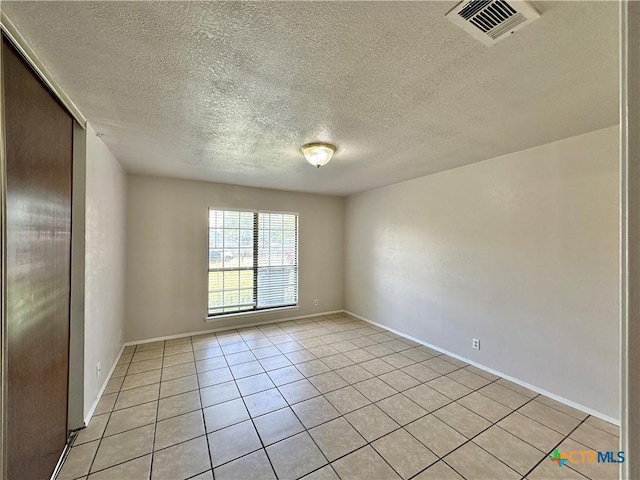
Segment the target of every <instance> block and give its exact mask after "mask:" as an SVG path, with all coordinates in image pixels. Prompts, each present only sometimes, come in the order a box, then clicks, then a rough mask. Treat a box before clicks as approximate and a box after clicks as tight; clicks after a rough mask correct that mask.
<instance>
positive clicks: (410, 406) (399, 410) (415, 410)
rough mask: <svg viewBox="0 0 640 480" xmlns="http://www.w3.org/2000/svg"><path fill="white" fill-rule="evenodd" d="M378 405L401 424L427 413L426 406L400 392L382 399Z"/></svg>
mask: <svg viewBox="0 0 640 480" xmlns="http://www.w3.org/2000/svg"><path fill="white" fill-rule="evenodd" d="M376 405H377V406H378V407H380V408H381V409H382V411H384V412H385V413H386V414H387V415H389V416H390V417H391V418H393V419H394V420H395V421H396V422H398V423H399V424H400V425H406V424H407V423H409V422H413V421H414V420H416V419H418V418H420V417H422V416H424V415H426V414H427V411H426V410H425V409H424V408H422V407H421V406H420V405H418V404H417V403H415V402H413V401H411V400H409V399H408V398H407V397H405V396H404V395H402V394H400V393H399V394H397V395H393V396H391V397H388V398H385V399H383V400H380V401H379V402H377V403H376Z"/></svg>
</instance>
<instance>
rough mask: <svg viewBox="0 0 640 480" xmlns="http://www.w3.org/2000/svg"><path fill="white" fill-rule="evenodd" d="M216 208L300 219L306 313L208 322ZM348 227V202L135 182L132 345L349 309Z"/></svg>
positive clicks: (130, 199) (130, 232)
mask: <svg viewBox="0 0 640 480" xmlns="http://www.w3.org/2000/svg"><path fill="white" fill-rule="evenodd" d="M209 207H217V208H223V209H234V208H240V209H262V210H271V211H289V212H291V211H294V212H298V213H299V234H298V235H299V262H300V265H299V269H300V270H299V294H298V295H299V305H300V308H299V309H297V310H287V311H280V312H277V313H269V314H262V313H261V314H257V313H255V314H249V315H243V316H237V317H234V318H232V319H226V320H222V321H216V322H209V323H206V322H205V321H204V318H205V317H206V314H207V268H208V253H207V252H208V247H207V239H208V230H207V229H208V224H207V222H208V208H209ZM343 222H344V198H342V197H333V196H324V195H311V194H304V193H295V192H284V191H276V190H266V189H259V188H249V187H238V186H231V185H220V184H214V183H205V182H197V181H190V180H176V179H168V178H160V177H150V176H141V175H129V179H128V192H127V284H126V286H127V299H126V330H125V338H126V340H127V341H131V340H142V339H148V338H154V337H159V336H167V335H175V334H181V333H188V332H196V331H202V330H207V329H213V328H219V327H223V326H229V325H242V324H248V323H255V322H260V321H267V320H270V319H273V320H275V319H278V318H284V317H293V316H301V315H312V314H314V313H321V312H326V311H332V310H339V309H342V308H343V307H344V302H343V249H344V246H343V242H344V232H343ZM315 298H317V299H318V300H319V305H318V306H314V305H313V299H315Z"/></svg>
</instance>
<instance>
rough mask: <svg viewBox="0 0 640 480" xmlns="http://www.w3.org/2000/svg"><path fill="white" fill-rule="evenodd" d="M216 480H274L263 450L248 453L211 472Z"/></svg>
mask: <svg viewBox="0 0 640 480" xmlns="http://www.w3.org/2000/svg"><path fill="white" fill-rule="evenodd" d="M213 473H214V475H215V478H216V480H276V475H275V473H274V472H273V468H271V463H269V459H268V458H267V454H266V452H265V451H264V450H258V451H257V452H253V453H250V454H249V455H245V456H244V457H241V458H238V459H237V460H234V461H233V462H229V463H227V464H225V465H222V466H221V467H217V468H216V469H214V471H213Z"/></svg>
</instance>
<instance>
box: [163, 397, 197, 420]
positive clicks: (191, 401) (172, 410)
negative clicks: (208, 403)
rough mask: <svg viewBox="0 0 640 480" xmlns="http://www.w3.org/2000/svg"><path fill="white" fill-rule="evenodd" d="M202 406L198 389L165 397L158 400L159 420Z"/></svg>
mask: <svg viewBox="0 0 640 480" xmlns="http://www.w3.org/2000/svg"><path fill="white" fill-rule="evenodd" d="M200 408H202V406H201V404H200V394H199V392H198V391H197V390H193V391H191V392H186V393H181V394H179V395H174V396H173V397H167V398H163V399H161V400H160V401H159V402H158V421H160V420H165V419H167V418H171V417H175V416H178V415H182V414H183V413H188V412H192V411H194V410H199V409H200Z"/></svg>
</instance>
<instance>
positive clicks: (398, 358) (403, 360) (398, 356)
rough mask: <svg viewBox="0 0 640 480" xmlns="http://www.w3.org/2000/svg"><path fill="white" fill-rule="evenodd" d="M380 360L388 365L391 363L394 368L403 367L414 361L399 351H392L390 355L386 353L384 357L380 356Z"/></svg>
mask: <svg viewBox="0 0 640 480" xmlns="http://www.w3.org/2000/svg"><path fill="white" fill-rule="evenodd" d="M381 360H384V361H385V362H387V363H388V364H389V365H393V366H394V367H396V368H404V367H408V366H409V365H413V364H414V363H416V361H415V360H413V359H411V358H409V357H405V356H404V355H402V353H401V352H396V353H392V354H391V355H386V356H384V357H381Z"/></svg>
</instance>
